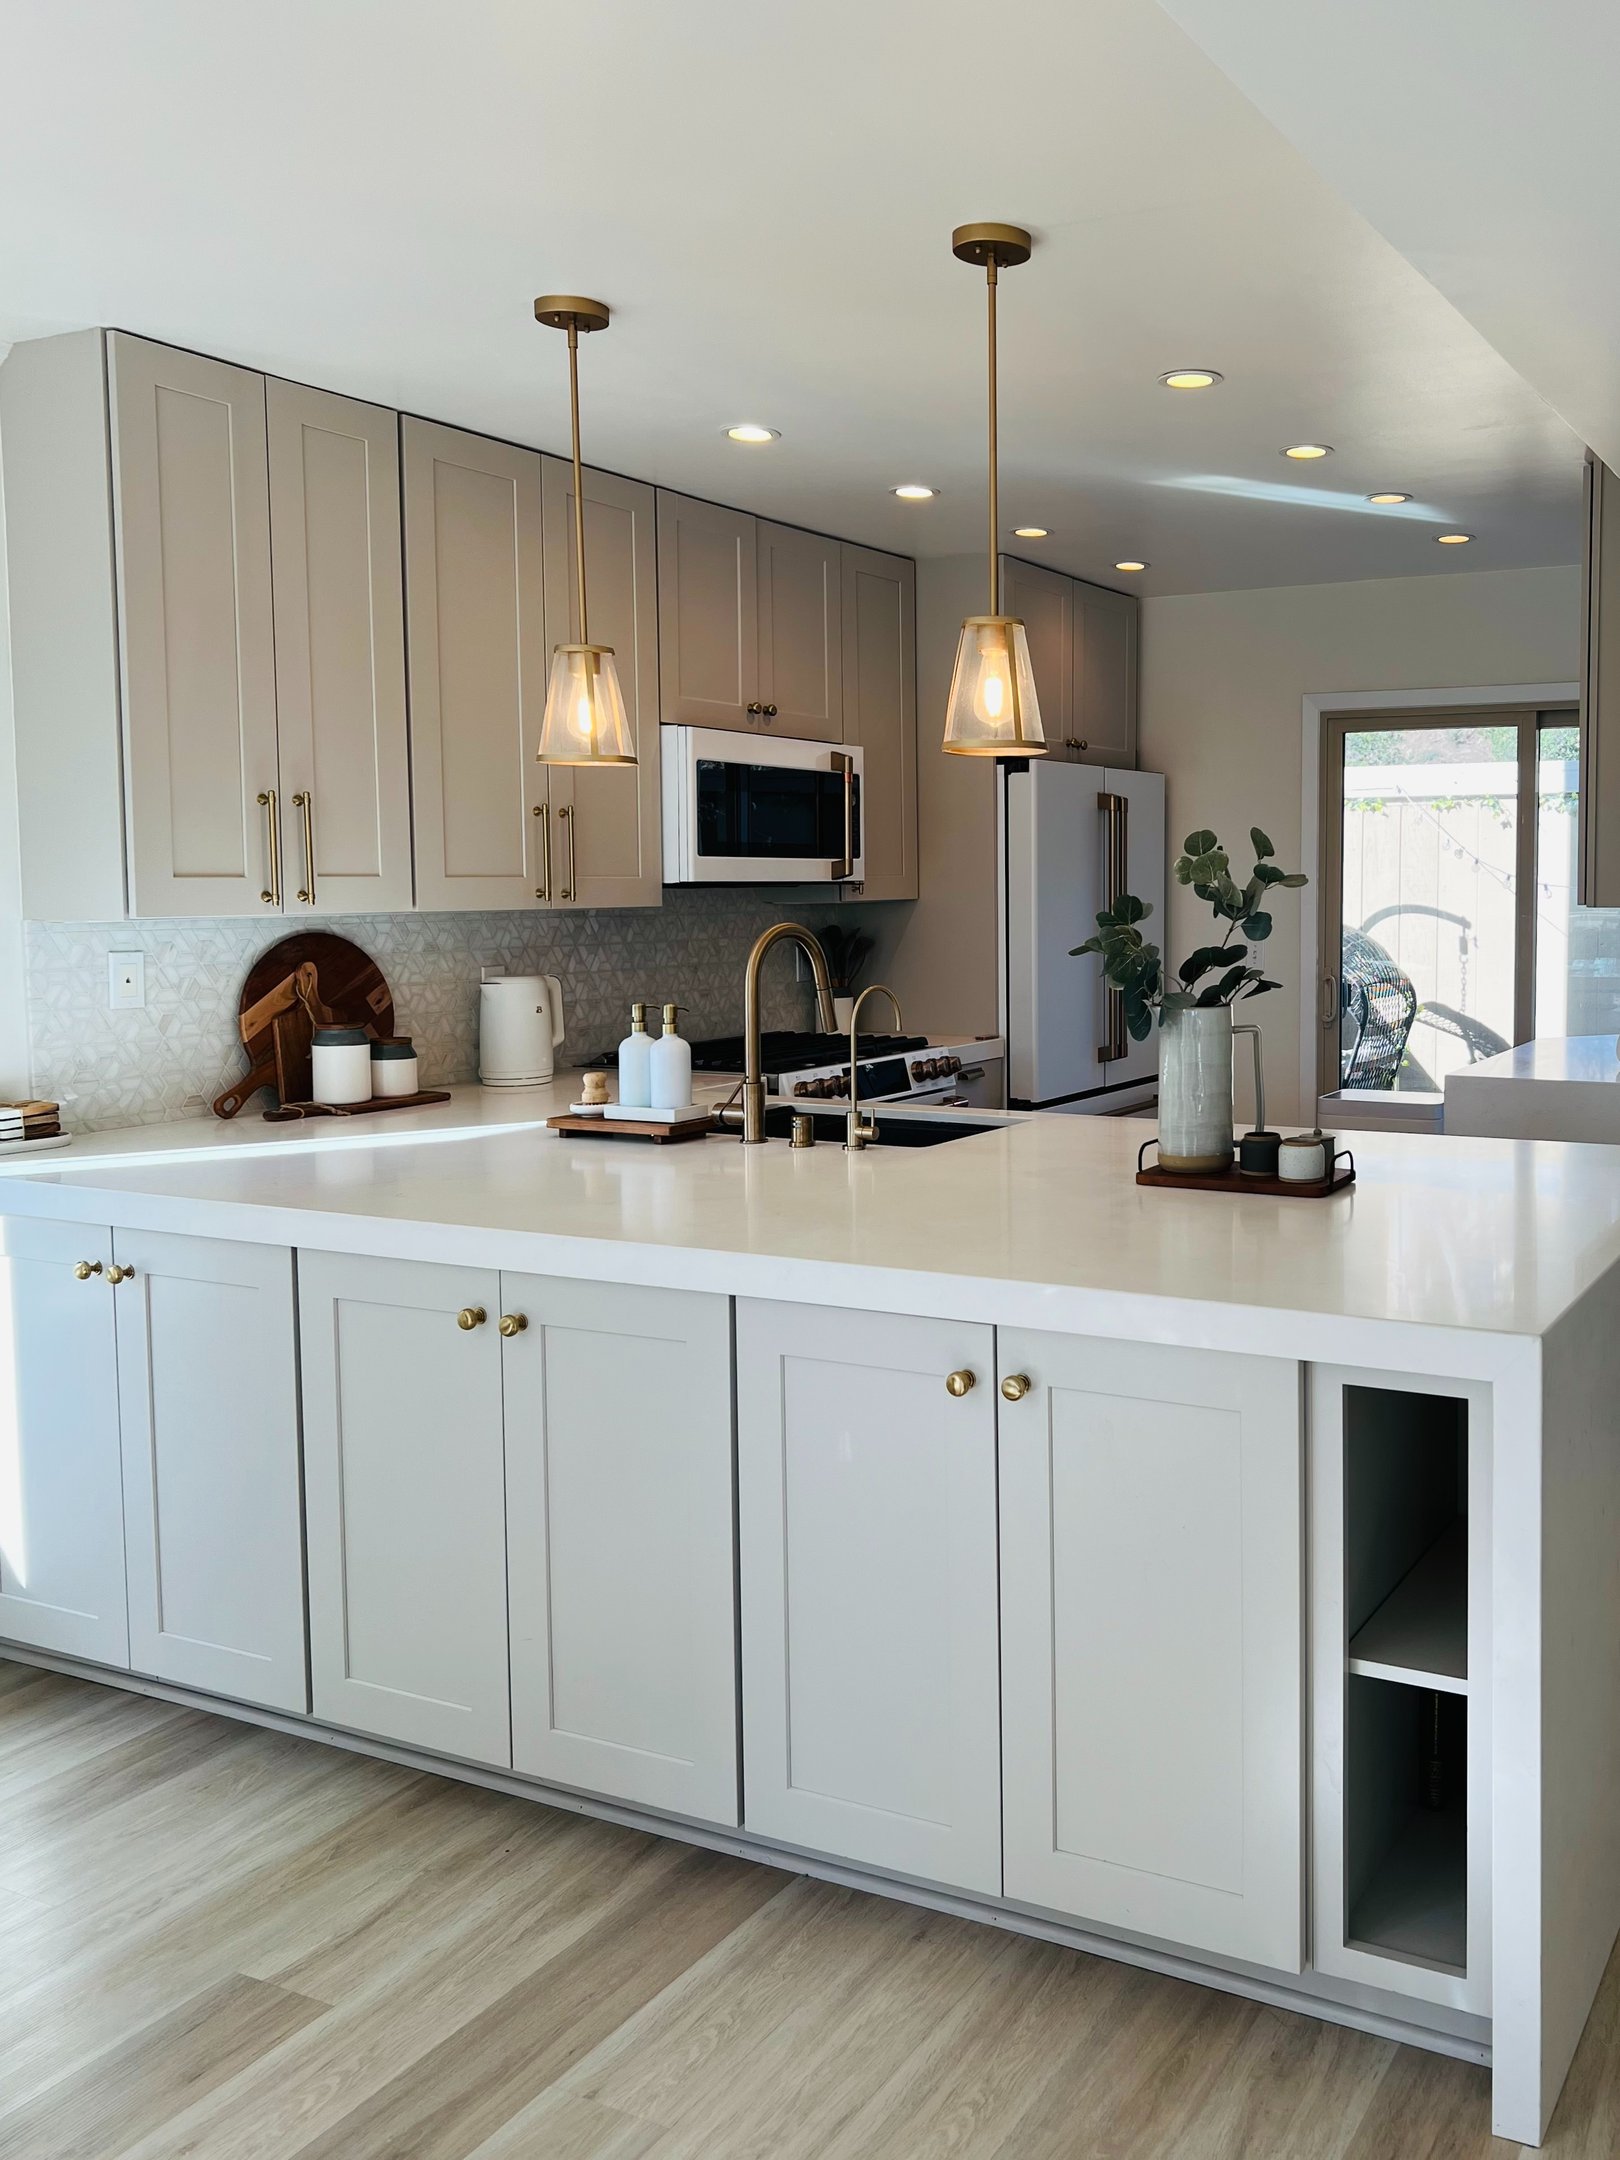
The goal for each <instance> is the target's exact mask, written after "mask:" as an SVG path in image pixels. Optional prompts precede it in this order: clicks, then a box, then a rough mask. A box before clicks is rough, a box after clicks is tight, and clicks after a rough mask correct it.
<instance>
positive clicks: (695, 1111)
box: [602, 1102, 711, 1125]
mask: <svg viewBox="0 0 1620 2160" xmlns="http://www.w3.org/2000/svg"><path fill="white" fill-rule="evenodd" d="M602 1115H603V1116H604V1117H609V1118H616V1119H621V1120H625V1121H627V1122H629V1123H631V1124H634V1125H690V1124H691V1123H692V1122H693V1120H694V1119H695V1118H706V1117H708V1116H710V1115H711V1113H710V1111H709V1110H708V1109H707V1107H706V1106H705V1105H704V1104H702V1103H682V1105H681V1107H680V1108H679V1109H678V1110H647V1109H640V1110H638V1109H636V1108H635V1107H634V1105H632V1104H630V1103H616V1102H610V1103H605V1104H604V1105H603V1108H602Z"/></svg>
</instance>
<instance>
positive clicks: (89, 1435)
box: [0, 1216, 129, 1665]
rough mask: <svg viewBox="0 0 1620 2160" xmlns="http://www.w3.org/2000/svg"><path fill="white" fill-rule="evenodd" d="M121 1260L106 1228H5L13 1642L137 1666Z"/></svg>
mask: <svg viewBox="0 0 1620 2160" xmlns="http://www.w3.org/2000/svg"><path fill="white" fill-rule="evenodd" d="M111 1260H112V1237H111V1234H110V1232H108V1231H106V1230H100V1229H91V1230H82V1229H79V1228H77V1227H76V1226H75V1225H74V1224H72V1223H55V1222H34V1221H31V1220H29V1219H28V1218H27V1217H23V1216H8V1217H6V1218H4V1219H0V1331H3V1340H4V1346H5V1365H6V1372H5V1380H4V1385H5V1388H6V1391H7V1398H8V1403H7V1414H8V1419H9V1430H8V1431H7V1432H6V1434H5V1435H4V1437H3V1440H0V1640H3V1641H6V1642H15V1643H27V1644H29V1645H31V1646H32V1647H33V1648H34V1649H36V1650H57V1651H60V1652H61V1653H62V1655H63V1656H64V1657H78V1658H88V1659H90V1660H91V1661H92V1662H93V1663H95V1664H97V1665H128V1663H129V1635H128V1628H127V1623H126V1620H125V1605H124V1491H123V1480H122V1476H121V1473H120V1470H119V1452H118V1364H117V1354H116V1350H115V1345H114V1332H113V1292H112V1286H111V1285H110V1284H109V1282H108V1280H107V1268H108V1266H109V1264H110V1263H111ZM79 1268H83V1269H85V1270H86V1272H85V1273H84V1274H83V1275H80V1274H79V1273H77V1272H76V1271H77V1270H78V1269H79ZM91 1270H93V1271H94V1272H90V1271H91Z"/></svg>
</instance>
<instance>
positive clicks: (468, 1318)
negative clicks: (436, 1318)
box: [456, 1305, 489, 1329]
mask: <svg viewBox="0 0 1620 2160" xmlns="http://www.w3.org/2000/svg"><path fill="white" fill-rule="evenodd" d="M488 1318H489V1314H488V1313H487V1312H485V1310H484V1308H483V1306H482V1305H463V1306H462V1308H461V1310H460V1312H458V1313H457V1314H456V1326H457V1327H458V1328H467V1329H472V1328H475V1327H482V1326H483V1324H484V1322H485V1321H486V1320H487V1319H488Z"/></svg>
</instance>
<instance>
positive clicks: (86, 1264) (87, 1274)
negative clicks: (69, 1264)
mask: <svg viewBox="0 0 1620 2160" xmlns="http://www.w3.org/2000/svg"><path fill="white" fill-rule="evenodd" d="M73 1272H74V1274H75V1275H77V1276H78V1278H79V1280H80V1282H88V1281H89V1280H90V1278H91V1276H92V1275H99V1274H100V1273H101V1262H100V1261H99V1260H81V1261H80V1262H79V1264H78V1266H77V1267H76V1268H75V1269H74V1270H73Z"/></svg>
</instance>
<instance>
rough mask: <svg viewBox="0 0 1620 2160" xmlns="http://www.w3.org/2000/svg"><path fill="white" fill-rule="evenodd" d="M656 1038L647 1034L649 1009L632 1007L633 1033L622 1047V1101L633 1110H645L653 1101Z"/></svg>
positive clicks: (620, 1048) (630, 1033)
mask: <svg viewBox="0 0 1620 2160" xmlns="http://www.w3.org/2000/svg"><path fill="white" fill-rule="evenodd" d="M651 1060H652V1037H651V1036H650V1035H649V1034H648V1033H647V1008H646V1006H645V1005H643V1004H641V1003H639V1002H638V1003H636V1004H634V1005H632V1006H631V1008H630V1032H629V1034H628V1035H627V1036H626V1037H625V1038H624V1041H623V1042H622V1043H620V1045H619V1100H620V1102H621V1103H623V1104H624V1105H625V1107H626V1108H627V1109H630V1110H645V1109H646V1108H647V1106H648V1105H649V1104H650V1103H651V1101H652V1071H651Z"/></svg>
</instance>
